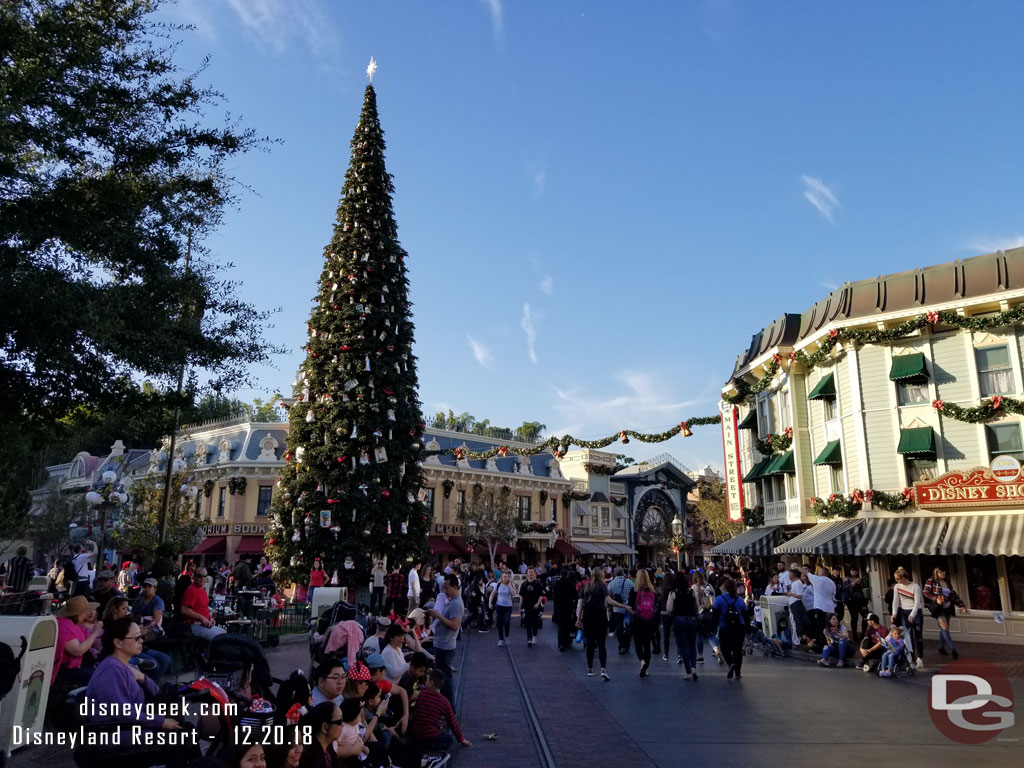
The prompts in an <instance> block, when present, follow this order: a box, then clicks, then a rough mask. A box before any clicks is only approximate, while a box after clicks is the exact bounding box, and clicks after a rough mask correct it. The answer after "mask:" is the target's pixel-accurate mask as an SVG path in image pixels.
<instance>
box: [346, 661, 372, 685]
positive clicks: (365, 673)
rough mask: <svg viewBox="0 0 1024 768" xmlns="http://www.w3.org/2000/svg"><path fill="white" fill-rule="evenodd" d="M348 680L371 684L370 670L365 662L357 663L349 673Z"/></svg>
mask: <svg viewBox="0 0 1024 768" xmlns="http://www.w3.org/2000/svg"><path fill="white" fill-rule="evenodd" d="M348 679H349V680H355V681H356V682H357V683H359V682H367V683H368V682H370V668H369V667H367V666H366V665H365V664H363V662H361V661H357V662H356V663H355V666H353V667H352V668H351V669H350V670H349V671H348Z"/></svg>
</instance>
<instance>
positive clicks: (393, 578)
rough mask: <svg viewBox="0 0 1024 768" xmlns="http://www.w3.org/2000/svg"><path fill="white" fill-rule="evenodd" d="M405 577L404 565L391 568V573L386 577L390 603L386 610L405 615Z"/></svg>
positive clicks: (385, 582)
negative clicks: (403, 573)
mask: <svg viewBox="0 0 1024 768" xmlns="http://www.w3.org/2000/svg"><path fill="white" fill-rule="evenodd" d="M405 583H406V582H405V576H403V575H402V564H401V563H395V564H394V565H392V566H391V573H389V574H388V575H387V576H385V577H384V586H385V587H387V590H388V603H387V605H386V606H385V610H387V611H394V612H395V613H403V610H402V609H403V608H404V607H405Z"/></svg>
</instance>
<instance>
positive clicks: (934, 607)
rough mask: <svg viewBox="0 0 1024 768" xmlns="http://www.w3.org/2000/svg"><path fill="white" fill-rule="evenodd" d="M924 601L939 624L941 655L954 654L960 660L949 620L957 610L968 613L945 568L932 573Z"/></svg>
mask: <svg viewBox="0 0 1024 768" xmlns="http://www.w3.org/2000/svg"><path fill="white" fill-rule="evenodd" d="M924 599H925V600H926V601H927V602H928V607H929V610H930V612H931V614H932V616H934V617H935V621H937V622H938V624H939V653H941V654H942V655H943V656H945V655H946V654H947V653H952V654H953V659H954V660H956V659H959V658H960V654H959V653H958V652H957V650H956V646H955V645H953V635H951V634H950V632H949V620H950V619H951V618H953V614H955V613H956V609H957V608H960V609H962V610H964V611H966V607H965V606H964V601H963V600H961V599H960V595H958V594H957V593H956V590H955V589H953V587H952V585H951V584H950V583H949V574H948V573H946V569H945V568H941V567H940V568H936V569H935V570H934V571H932V577H931V578H930V579H928V581H926V582H925V584H924Z"/></svg>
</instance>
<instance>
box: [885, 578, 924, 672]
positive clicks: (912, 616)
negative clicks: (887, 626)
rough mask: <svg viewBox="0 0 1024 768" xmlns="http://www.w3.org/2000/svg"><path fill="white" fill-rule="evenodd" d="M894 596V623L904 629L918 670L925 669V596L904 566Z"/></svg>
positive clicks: (904, 634)
mask: <svg viewBox="0 0 1024 768" xmlns="http://www.w3.org/2000/svg"><path fill="white" fill-rule="evenodd" d="M892 577H893V578H894V579H895V580H896V586H895V587H894V589H893V596H892V623H893V624H899V625H900V626H901V627H903V639H904V640H905V641H906V643H907V646H908V648H909V650H910V654H911V655H912V656H913V657H914V659H915V663H916V665H917V668H918V669H924V638H923V630H924V594H923V592H922V590H921V585H920V584H918V583H917V582H915V581H913V580H912V579H911V578H910V574H909V573H907V571H906V569H905V568H904V567H903V566H900V567H899V568H897V569H896V572H895V573H893V575H892Z"/></svg>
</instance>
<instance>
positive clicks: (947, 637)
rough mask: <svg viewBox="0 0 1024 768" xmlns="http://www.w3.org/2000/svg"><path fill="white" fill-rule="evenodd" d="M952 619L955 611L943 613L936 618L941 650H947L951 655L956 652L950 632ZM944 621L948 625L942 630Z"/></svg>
mask: <svg viewBox="0 0 1024 768" xmlns="http://www.w3.org/2000/svg"><path fill="white" fill-rule="evenodd" d="M952 618H953V611H943V612H942V613H940V614H939V615H938V616H937V617H936V618H935V621H936V623H938V625H939V648H945V649H946V650H947V651H949V652H950V653H952V652H953V651H955V650H956V646H955V645H953V635H951V634H950V632H949V620H950V619H952ZM943 621H945V623H946V628H945V629H943V628H942V623H943Z"/></svg>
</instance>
